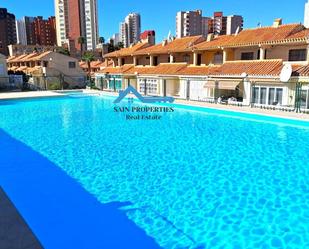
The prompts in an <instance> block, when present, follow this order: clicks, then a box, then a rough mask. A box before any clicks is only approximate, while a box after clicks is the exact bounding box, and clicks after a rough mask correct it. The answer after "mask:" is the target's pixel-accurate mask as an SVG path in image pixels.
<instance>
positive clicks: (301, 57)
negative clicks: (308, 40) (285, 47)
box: [289, 49, 307, 61]
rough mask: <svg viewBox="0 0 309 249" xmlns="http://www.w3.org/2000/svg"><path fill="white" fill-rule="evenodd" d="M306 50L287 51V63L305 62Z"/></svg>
mask: <svg viewBox="0 0 309 249" xmlns="http://www.w3.org/2000/svg"><path fill="white" fill-rule="evenodd" d="M306 54H307V49H292V50H290V51H289V61H306Z"/></svg>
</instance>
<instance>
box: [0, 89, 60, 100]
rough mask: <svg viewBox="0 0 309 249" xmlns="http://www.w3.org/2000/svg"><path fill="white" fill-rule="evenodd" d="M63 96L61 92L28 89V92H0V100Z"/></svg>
mask: <svg viewBox="0 0 309 249" xmlns="http://www.w3.org/2000/svg"><path fill="white" fill-rule="evenodd" d="M57 96H63V94H62V93H59V92H54V91H31V92H30V91H29V92H3V93H0V100H1V99H2V100H4V99H23V98H44V97H57Z"/></svg>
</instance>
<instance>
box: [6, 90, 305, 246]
mask: <svg viewBox="0 0 309 249" xmlns="http://www.w3.org/2000/svg"><path fill="white" fill-rule="evenodd" d="M112 101H113V98H112V97H102V96H87V97H81V96H79V97H78V96H77V97H64V98H49V99H40V100H34V99H33V100H23V101H13V100H12V101H2V102H0V128H1V129H2V130H3V131H4V132H5V133H6V134H8V135H10V136H11V137H12V138H14V139H16V140H17V141H19V142H22V143H23V144H25V145H27V146H29V147H30V148H31V149H32V150H34V151H36V152H38V153H39V154H40V155H42V156H43V157H44V158H46V159H48V160H49V161H50V162H52V163H53V164H55V165H57V166H58V167H59V168H61V169H62V171H63V172H65V173H66V174H67V175H69V176H70V177H71V178H73V179H75V181H77V182H78V183H79V184H80V185H81V186H83V188H84V189H85V190H86V191H87V192H88V193H90V194H91V195H92V196H94V197H95V198H97V199H98V200H99V202H100V203H102V204H106V203H113V202H121V203H128V204H127V205H125V206H123V207H122V208H121V210H122V211H123V212H124V213H125V214H126V216H127V218H128V219H130V220H131V221H133V222H134V223H135V224H136V225H137V226H138V227H139V228H141V229H142V230H143V231H145V232H146V234H147V235H148V236H149V237H152V238H154V240H155V241H156V243H157V244H158V245H160V247H162V248H212V249H217V248H233V249H236V248H237V249H240V248H250V249H253V248H254V249H255V248H289V249H305V248H309V161H308V156H307V155H308V153H309V125H308V124H306V123H304V122H298V121H286V120H281V119H276V118H269V117H268V118H264V117H261V116H255V115H246V114H239V113H231V112H225V111H216V110H210V109H203V110H201V109H199V108H188V107H181V106H178V107H177V106H176V108H175V110H174V112H167V113H162V114H161V115H162V118H161V119H159V120H134V121H133V120H132V121H128V120H126V118H125V117H126V115H127V114H126V113H122V112H115V110H114V108H113V107H114V105H113V102H112ZM126 104H127V103H126V102H123V104H122V105H123V106H125V105H126ZM0 138H1V134H0ZM11 153H15V156H16V155H18V151H17V152H14V151H11ZM18 156H22V155H20V154H19V155H18ZM41 166H42V167H44V165H41ZM27 167H29V168H31V167H32V165H27ZM7 170H8V169H7V168H6V167H2V168H0V173H1V171H3V172H5V171H7ZM34 172H35V171H34ZM1 181H5V180H4V178H2V179H1V176H0V184H1ZM15 184H18V183H15ZM15 184H12V183H11V184H10V187H11V188H14V185H15ZM55 185H56V183H55ZM59 191H60V190H59ZM17 206H18V205H17ZM26 219H27V217H26ZM28 223H29V225H30V227H31V218H29V219H28ZM34 230H35V229H34ZM39 238H40V236H39ZM43 244H44V241H43ZM46 248H48V246H47V247H46ZM85 248H86V247H85ZM89 249H92V248H89ZM145 249H148V248H145Z"/></svg>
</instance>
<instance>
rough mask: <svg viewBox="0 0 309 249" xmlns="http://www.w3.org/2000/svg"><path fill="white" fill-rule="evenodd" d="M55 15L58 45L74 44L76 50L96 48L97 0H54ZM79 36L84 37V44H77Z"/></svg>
mask: <svg viewBox="0 0 309 249" xmlns="http://www.w3.org/2000/svg"><path fill="white" fill-rule="evenodd" d="M55 16H56V30H57V44H58V46H62V45H64V44H67V45H69V44H70V45H72V44H74V47H75V49H76V50H93V49H95V48H96V45H97V43H98V36H99V35H98V6H97V0H85V1H84V0H55ZM80 37H84V38H85V44H79V41H78V40H79V38H80ZM70 47H71V46H70ZM72 49H73V48H72Z"/></svg>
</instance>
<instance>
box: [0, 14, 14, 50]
mask: <svg viewBox="0 0 309 249" xmlns="http://www.w3.org/2000/svg"><path fill="white" fill-rule="evenodd" d="M16 43H17V37H16V24H15V15H13V14H11V13H9V12H8V11H7V9H5V8H0V53H2V54H4V55H8V49H7V46H8V45H10V44H16Z"/></svg>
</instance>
